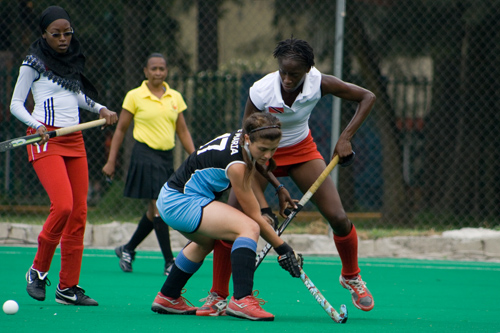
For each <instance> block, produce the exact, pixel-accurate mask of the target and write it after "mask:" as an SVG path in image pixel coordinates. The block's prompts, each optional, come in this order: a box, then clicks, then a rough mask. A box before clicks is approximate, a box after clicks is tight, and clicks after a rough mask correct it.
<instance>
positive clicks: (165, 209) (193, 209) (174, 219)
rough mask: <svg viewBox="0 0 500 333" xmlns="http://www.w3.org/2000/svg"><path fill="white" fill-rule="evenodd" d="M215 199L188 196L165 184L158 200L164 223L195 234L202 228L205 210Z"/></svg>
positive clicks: (157, 205) (157, 204) (157, 203)
mask: <svg viewBox="0 0 500 333" xmlns="http://www.w3.org/2000/svg"><path fill="white" fill-rule="evenodd" d="M212 201H213V199H211V198H207V197H204V196H201V195H187V194H184V193H180V192H179V191H177V190H173V189H171V188H170V187H168V185H167V184H165V185H164V186H163V187H162V188H161V191H160V194H159V195H158V199H157V200H156V207H158V212H159V213H160V216H161V218H162V220H163V221H165V223H166V224H168V225H169V226H170V227H172V228H173V229H175V230H178V231H182V232H185V233H189V234H190V233H193V232H195V231H196V230H198V228H199V227H200V223H201V217H202V215H203V208H204V207H205V206H207V205H208V204H209V203H211V202H212Z"/></svg>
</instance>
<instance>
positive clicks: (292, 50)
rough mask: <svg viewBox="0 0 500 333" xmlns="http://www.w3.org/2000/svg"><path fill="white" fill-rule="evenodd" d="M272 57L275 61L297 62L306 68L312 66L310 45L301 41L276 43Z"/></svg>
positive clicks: (291, 40)
mask: <svg viewBox="0 0 500 333" xmlns="http://www.w3.org/2000/svg"><path fill="white" fill-rule="evenodd" d="M273 56H274V57H275V58H276V59H278V60H279V59H282V58H289V59H294V60H296V61H299V62H301V63H303V64H304V65H306V66H307V67H308V68H310V67H312V66H314V52H313V48H312V47H311V45H309V43H308V42H306V41H305V40H302V39H296V38H293V37H291V38H289V39H285V40H282V41H281V42H278V44H277V45H276V48H275V49H274V52H273Z"/></svg>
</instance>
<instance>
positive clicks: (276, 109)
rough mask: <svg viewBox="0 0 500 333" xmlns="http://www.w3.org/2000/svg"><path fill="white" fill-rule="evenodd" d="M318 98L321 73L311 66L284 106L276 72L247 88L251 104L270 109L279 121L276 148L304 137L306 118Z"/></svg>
mask: <svg viewBox="0 0 500 333" xmlns="http://www.w3.org/2000/svg"><path fill="white" fill-rule="evenodd" d="M320 99H321V73H320V71H318V70H317V69H316V68H315V67H312V68H311V70H310V71H309V73H307V74H306V78H305V80H304V86H303V88H302V92H300V94H299V95H298V96H297V98H296V99H295V102H294V103H293V104H292V105H291V106H288V105H286V104H285V102H284V101H283V97H282V96H281V78H280V75H279V71H276V72H273V73H270V74H267V75H266V76H264V77H263V78H262V79H260V80H259V81H256V82H255V83H254V84H253V86H252V87H251V88H250V100H251V101H252V103H253V104H254V105H255V107H256V108H257V109H259V110H261V111H264V112H270V113H272V114H273V115H274V116H276V117H278V118H279V120H280V121H281V132H282V133H283V136H282V138H281V141H280V144H279V147H280V148H281V147H288V146H292V145H295V144H297V143H299V142H301V141H302V140H304V139H305V138H306V137H307V135H308V134H309V117H310V116H311V112H312V110H313V109H314V107H315V106H316V104H317V103H318V102H319V100H320Z"/></svg>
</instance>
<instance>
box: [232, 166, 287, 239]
mask: <svg viewBox="0 0 500 333" xmlns="http://www.w3.org/2000/svg"><path fill="white" fill-rule="evenodd" d="M245 170H246V166H245V165H244V164H241V163H236V164H233V165H231V166H230V167H229V168H228V170H227V175H228V178H229V180H230V181H231V186H232V189H233V191H234V194H235V195H236V199H237V200H238V202H239V203H240V205H241V208H242V210H243V212H244V213H245V214H246V215H248V216H249V217H250V218H251V219H253V220H254V221H256V222H257V223H258V224H259V227H260V234H261V236H262V238H264V239H265V240H266V241H267V242H268V243H270V244H271V245H272V246H273V247H278V246H280V245H281V244H283V240H281V238H279V237H278V235H276V233H275V231H274V229H273V228H272V227H271V226H270V225H269V223H268V222H267V221H266V219H265V218H264V217H262V215H261V212H260V206H259V203H258V202H257V198H256V197H255V195H254V193H253V190H252V187H251V186H246V185H245V184H244V175H245Z"/></svg>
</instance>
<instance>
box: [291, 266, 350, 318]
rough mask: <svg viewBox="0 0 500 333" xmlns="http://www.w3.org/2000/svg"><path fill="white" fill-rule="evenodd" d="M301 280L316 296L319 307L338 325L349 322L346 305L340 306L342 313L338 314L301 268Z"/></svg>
mask: <svg viewBox="0 0 500 333" xmlns="http://www.w3.org/2000/svg"><path fill="white" fill-rule="evenodd" d="M300 279H301V280H302V282H304V284H305V286H306V287H307V289H308V290H309V292H310V293H311V295H313V296H314V299H316V302H318V304H319V305H321V307H322V308H323V310H325V312H326V313H328V315H329V316H330V318H332V319H333V321H335V322H336V323H339V324H345V323H346V322H347V307H346V306H345V304H342V305H341V306H340V312H337V310H335V309H334V308H333V306H331V304H330V303H329V302H328V301H327V300H326V298H325V297H324V296H323V294H321V292H320V291H319V290H318V288H316V286H315V285H314V283H313V282H312V281H311V279H310V278H309V277H308V276H307V274H306V273H305V272H304V270H303V269H302V268H301V269H300Z"/></svg>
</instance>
